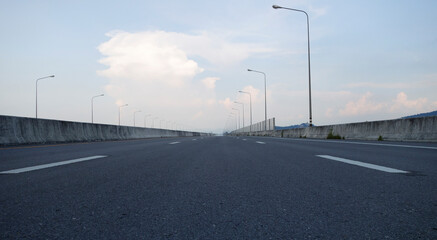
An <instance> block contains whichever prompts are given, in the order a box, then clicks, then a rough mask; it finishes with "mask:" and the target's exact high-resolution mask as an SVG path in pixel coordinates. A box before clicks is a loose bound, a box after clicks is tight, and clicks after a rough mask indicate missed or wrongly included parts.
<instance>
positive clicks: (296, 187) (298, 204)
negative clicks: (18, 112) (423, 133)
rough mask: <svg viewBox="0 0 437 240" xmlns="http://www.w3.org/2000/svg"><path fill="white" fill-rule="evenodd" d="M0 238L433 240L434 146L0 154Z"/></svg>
mask: <svg viewBox="0 0 437 240" xmlns="http://www.w3.org/2000/svg"><path fill="white" fill-rule="evenodd" d="M0 206H1V209H0V210H1V211H0V214H1V215H0V239H437V144H432V143H391V142H360V141H344V140H343V141H337V140H311V139H281V138H261V137H239V138H237V137H204V138H200V137H195V138H194V137H192V138H166V139H144V140H132V141H115V142H97V143H76V144H59V145H48V146H24V147H10V148H0Z"/></svg>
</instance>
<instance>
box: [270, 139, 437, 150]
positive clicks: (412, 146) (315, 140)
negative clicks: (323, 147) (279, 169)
mask: <svg viewBox="0 0 437 240" xmlns="http://www.w3.org/2000/svg"><path fill="white" fill-rule="evenodd" d="M274 139H282V140H292V141H308V142H327V143H347V144H360V145H373V146H385V147H403V148H421V149H433V150H437V147H427V146H415V145H400V144H389V143H365V142H348V141H335V140H318V139H300V138H274Z"/></svg>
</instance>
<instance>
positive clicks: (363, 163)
mask: <svg viewBox="0 0 437 240" xmlns="http://www.w3.org/2000/svg"><path fill="white" fill-rule="evenodd" d="M316 156H317V157H321V158H326V159H329V160H334V161H339V162H343V163H347V164H352V165H356V166H360V167H365V168H370V169H374V170H379V171H383V172H388V173H408V172H407V171H403V170H399V169H395V168H389V167H384V166H379V165H375V164H371V163H365V162H359V161H354V160H349V159H345V158H339V157H333V156H329V155H316Z"/></svg>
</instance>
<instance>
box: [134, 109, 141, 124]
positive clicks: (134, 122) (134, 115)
mask: <svg viewBox="0 0 437 240" xmlns="http://www.w3.org/2000/svg"><path fill="white" fill-rule="evenodd" d="M138 112H141V110H138V111H135V112H134V127H135V113H138Z"/></svg>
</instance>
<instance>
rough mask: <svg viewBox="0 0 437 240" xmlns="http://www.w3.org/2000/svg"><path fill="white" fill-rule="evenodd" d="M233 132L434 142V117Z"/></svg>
mask: <svg viewBox="0 0 437 240" xmlns="http://www.w3.org/2000/svg"><path fill="white" fill-rule="evenodd" d="M237 135H252V136H271V137H288V138H319V139H323V138H324V139H326V138H328V136H333V138H341V139H356V140H389V141H428V142H437V117H436V116H433V117H420V118H408V119H394V120H385V121H373V122H360V123H349V124H338V125H326V126H318V127H307V128H295V129H287V130H274V131H258V132H252V133H238V134H237Z"/></svg>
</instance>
